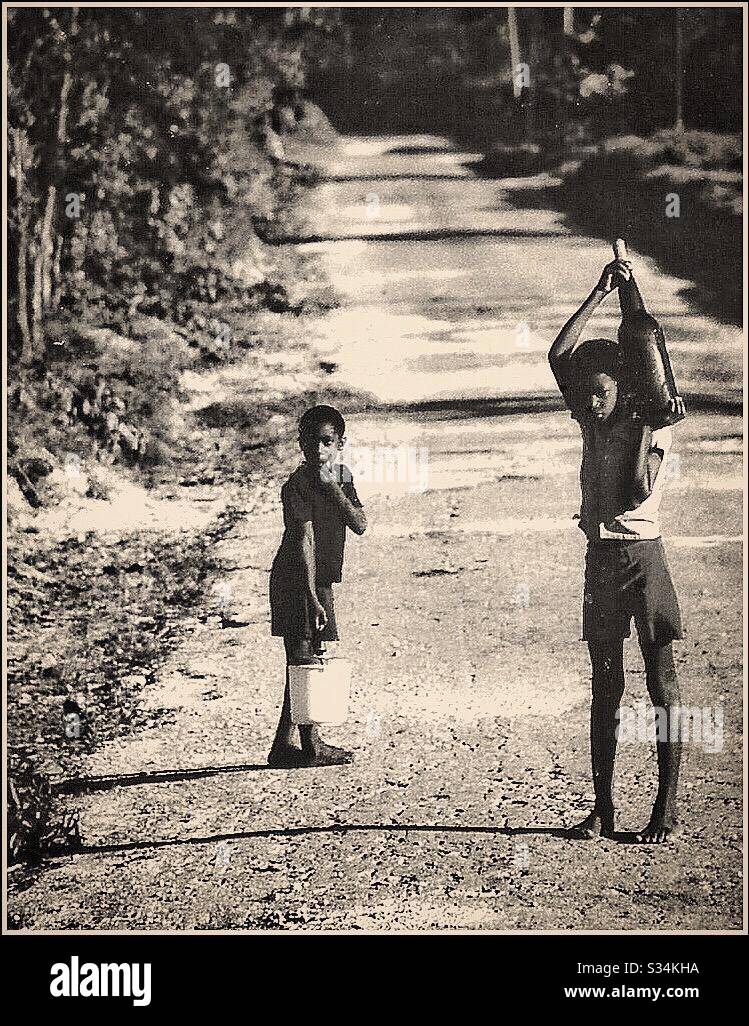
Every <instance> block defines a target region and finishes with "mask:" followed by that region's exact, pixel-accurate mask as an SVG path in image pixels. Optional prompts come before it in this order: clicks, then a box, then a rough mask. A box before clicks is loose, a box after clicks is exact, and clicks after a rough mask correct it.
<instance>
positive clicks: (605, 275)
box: [596, 260, 632, 293]
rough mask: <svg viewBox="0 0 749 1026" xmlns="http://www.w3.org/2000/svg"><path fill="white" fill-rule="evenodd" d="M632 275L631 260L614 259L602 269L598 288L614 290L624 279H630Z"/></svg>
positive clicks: (601, 290) (608, 290)
mask: <svg viewBox="0 0 749 1026" xmlns="http://www.w3.org/2000/svg"><path fill="white" fill-rule="evenodd" d="M631 277H632V262H631V261H630V260H612V261H611V263H609V264H606V266H605V267H604V269H603V271H601V277H600V278H599V279H598V284H597V285H596V289H598V291H599V292H606V293H608V292H613V290H614V289H618V288H619V286H620V285H621V283H622V281H629V279H630V278H631Z"/></svg>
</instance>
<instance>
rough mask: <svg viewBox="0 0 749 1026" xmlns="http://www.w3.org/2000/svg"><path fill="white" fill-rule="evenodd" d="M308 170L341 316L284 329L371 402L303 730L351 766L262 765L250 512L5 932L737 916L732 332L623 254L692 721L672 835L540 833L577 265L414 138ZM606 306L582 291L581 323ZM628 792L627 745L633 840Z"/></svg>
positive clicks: (568, 452) (566, 735) (576, 732)
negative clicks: (564, 389)
mask: <svg viewBox="0 0 749 1026" xmlns="http://www.w3.org/2000/svg"><path fill="white" fill-rule="evenodd" d="M324 160H325V162H326V173H327V176H328V180H327V181H326V182H325V183H323V184H322V185H320V186H318V187H317V189H316V190H315V192H314V194H313V197H312V199H313V209H312V212H311V215H310V238H312V239H313V240H314V241H309V242H307V243H306V246H307V248H309V249H311V250H314V251H316V252H317V253H318V256H319V259H320V260H321V262H322V264H323V267H324V269H325V270H326V272H327V273H328V275H329V276H330V278H331V280H332V283H333V285H334V286H335V288H336V289H337V290H338V292H339V294H340V295H341V296H342V305H341V307H340V308H339V309H338V310H336V311H333V312H331V313H329V314H327V315H325V316H323V317H320V318H319V319H317V320H314V321H310V322H309V323H308V327H309V332H310V339H311V341H312V342H313V344H314V346H315V348H316V351H317V353H318V356H319V358H320V360H322V361H323V362H324V363H325V364H326V366H327V368H328V369H329V370H330V371H331V381H332V382H333V383H334V384H339V385H341V386H342V387H347V388H351V389H353V390H356V391H360V390H361V391H366V392H370V393H373V394H374V395H375V396H376V397H377V399H378V400H379V401H380V402H381V403H383V404H384V405H385V410H384V412H382V413H378V414H377V415H363V414H362V415H356V416H353V417H351V418H350V425H349V436H350V440H351V443H352V446H353V447H354V448H353V449H352V453H351V455H352V458H353V459H352V461H353V463H354V466H355V469H356V466H357V461H358V465H359V467H360V468H361V469H360V473H359V478H360V480H359V485H360V487H359V491H360V494H361V495H362V497H363V498H364V499H365V500H366V504H367V507H368V511H369V514H370V521H371V528H370V530H369V531H368V532H367V534H366V535H365V536H364V538H362V539H352V540H351V541H350V542H349V549H348V557H347V569H346V571H345V580H344V583H343V584H342V585H341V586H340V587H339V589H338V592H339V602H338V607H339V610H340V616H339V619H340V628H341V632H342V638H343V639H344V640H343V642H342V646H343V648H344V649H345V652H346V654H347V655H349V656H350V658H351V659H352V661H353V663H354V666H355V683H354V690H353V696H352V709H351V719H350V722H349V724H348V725H347V726H346V727H345V728H340V729H337V730H335V731H333V730H331V731H329V732H328V735H327V736H328V737H329V739H330V740H332V741H333V742H334V743H346V744H347V745H350V746H353V747H354V748H355V749H356V753H357V760H356V762H355V764H354V765H353V766H350V767H342V768H340V769H332V770H331V769H326V770H309V771H307V770H305V771H295V772H280V771H271V770H268V769H267V768H265V767H264V761H265V756H266V754H267V750H268V745H269V741H270V737H271V734H272V730H273V725H274V721H275V718H276V715H277V705H278V702H279V700H280V695H281V688H282V679H283V668H282V651H281V646H280V643H278V642H277V641H275V640H271V639H270V638H269V629H268V619H269V614H268V610H267V600H266V587H267V572H268V569H269V566H270V561H271V559H272V556H273V552H274V549H275V546H276V544H277V541H278V538H279V534H280V531H279V525H280V515H279V509H278V505H277V502H276V500H275V499H274V498H271V499H266V500H264V501H263V502H261V503H260V504H259V506H258V507H257V508H256V509H255V510H254V511H252V512H251V513H250V514H249V515H248V516H247V518H246V519H245V520H244V522H243V523H242V525H241V526H240V527H239V528H238V529H237V530H236V531H235V532H234V533H233V534H232V535H231V536H230V537H228V538H227V539H225V540H224V541H222V542H221V543H220V547H221V554H222V559H223V562H224V574H225V576H224V578H223V581H222V582H218V583H219V587H218V590H217V591H216V592H215V593H214V594H212V595H210V596H207V598H206V602H207V604H210V603H219V604H223V608H222V609H221V610H218V609H217V610H216V615H215V616H212V617H207V618H203V619H196V620H195V621H193V622H191V623H188V624H186V625H185V641H184V645H183V646H182V647H181V649H180V650H179V651H178V652H177V653H176V654H175V655H174V656H173V657H172V658H171V659H170V661H169V662H168V664H167V665H166V666H165V667H164V669H163V670H162V671H161V672H160V674H159V676H158V678H157V679H156V680H155V681H154V682H153V683H152V684H149V685H148V686H147V687H146V689H145V692H144V701H145V702H146V703H148V704H150V705H151V706H152V707H154V708H160V709H167V710H170V713H171V716H170V722H166V723H164V722H162V723H161V725H160V726H159V727H158V728H157V729H154V730H146V731H143V732H141V733H140V734H138V735H136V736H133V737H130V738H127V739H124V740H120V741H117V742H112V743H110V744H107V745H105V746H103V747H102V748H101V749H99V750H98V751H97V752H96V754H95V755H94V756H93V757H92V758H91V760H90V764H89V766H88V773H89V775H90V778H92V779H91V780H90V782H89V784H88V785H87V787H85V788H84V789H83V793H81V794H80V795H79V796H78V797H77V799H76V801H77V802H78V804H79V807H80V809H81V817H82V831H83V841H84V846H85V847H84V850H83V852H82V853H81V854H79V855H76V856H73V857H67V858H64V859H59V860H56V862H55V863H54V865H53V866H52V868H51V869H50V870H49V871H48V872H45V873H44V874H43V875H41V876H40V877H39V878H38V879H37V880H36V882H34V883H33V884H31V886H29V887H28V888H27V889H26V890H24V891H23V892H22V893H20V894H19V895H18V896H17V897H16V898H15V901H14V914H15V916H17V917H18V921H19V922H20V923H22V924H23V925H24V927H26V928H32V929H33V928H46V929H50V928H52V929H65V928H68V929H76V928H78V929H80V928H87V929H88V928H110V929H111V928H115V929H180V930H181V929H228V928H248V929H258V928H261V929H263V928H264V929H307V930H310V929H324V930H338V929H346V930H348V929H375V930H390V929H396V930H404V929H405V930H421V929H467V930H473V929H516V928H519V929H541V928H545V929H640V930H666V929H677V928H678V929H709V930H727V929H737V928H739V926H740V924H741V911H740V910H741V882H742V881H741V823H742V808H741V706H742V701H741V699H742V695H741V687H742V676H741V672H742V670H741V668H742V651H741V636H742V632H741V627H742V624H741V565H742V546H741V533H742V511H741V473H742V471H741V448H742V433H741V430H742V429H741V421H740V418H739V417H738V416H737V415H736V414H735V412H732V411H731V409H730V407H725V406H723V405H721V402H719V401H722V400H725V399H729V400H730V399H733V400H735V399H736V398H737V396H739V395H740V381H741V339H740V333H738V332H737V331H736V329H733V328H730V327H727V326H724V325H720V324H718V323H717V322H714V321H711V320H709V319H708V318H706V317H703V316H701V315H700V314H699V313H697V312H696V311H694V310H691V309H689V308H688V307H687V306H686V305H685V303H684V301H683V299H682V298H681V297H680V295H679V290H680V289H681V288H683V287H684V285H685V283H684V282H679V281H676V280H675V279H672V278H668V277H666V276H664V275H662V274H660V273H659V272H658V270H657V268H655V267H654V266H653V265H651V264H649V263H648V262H646V261H640V264H639V266H640V273H639V280H640V282H641V286H642V290H643V293H644V294H645V296H646V297H647V298H648V300H650V303H651V306H652V307H653V309H654V311H655V312H656V313H657V314H658V315H659V316H660V317H661V318H662V320H663V322H664V324H665V326H666V332H667V336H668V338H669V340H670V341H671V350H672V353H673V357H674V363H675V366H676V371H677V378H678V379H679V382H680V384H681V385H682V389H683V391H684V392H685V394H686V396H687V399H688V400H689V399H690V398H691V399H692V408H693V410H694V411H695V412H693V413H692V415H691V416H690V417H689V419H688V420H687V421H686V422H685V423H684V424H683V425H682V426H680V427H679V428H678V430H677V442H676V450H677V458H676V459H675V460H674V463H673V465H672V469H671V471H670V475H671V481H670V485H669V489H668V492H667V495H666V498H665V500H664V511H663V513H664V517H663V519H664V532H665V536H666V539H667V552H668V555H669V559H670V563H671V566H672V571H673V575H674V579H675V582H676V586H677V590H678V592H679V595H680V599H681V602H682V608H683V612H684V618H685V621H686V625H687V629H688V634H687V638H686V640H685V641H684V642H682V643H680V644H679V645H678V646H677V657H678V668H679V672H680V676H681V680H682V684H683V690H684V697H685V702H686V703H687V704H688V705H690V706H692V707H694V709H695V710H699V712H700V713H701V714H702V725H703V730H702V732H701V736H700V737H698V738H695V739H694V740H693V741H692V742H690V743H689V744H688V745H687V746H686V748H687V751H686V757H685V763H686V764H685V769H684V774H683V784H682V792H681V793H682V810H683V815H684V818H685V821H686V829H685V831H684V834H683V835H682V836H681V837H680V838H679V839H678V840H677V841H676V842H674V843H673V844H672V845H670V846H660V847H642V846H637V845H633V844H629V843H626V839H625V838H620V839H619V840H616V841H602V842H600V843H585V842H575V841H571V840H568V839H566V838H565V837H563V836H562V834H561V828H562V827H563V826H564V824H565V823H569V822H572V821H573V820H574V818H575V817H578V818H579V817H580V816H581V815H582V814H583V813H584V811H585V810H586V809H587V808H588V805H589V800H590V781H589V766H588V741H587V731H588V702H589V681H588V665H587V656H586V651H585V646H584V645H582V644H581V643H580V642H579V640H578V639H579V619H580V617H579V613H580V599H581V572H582V560H583V552H584V545H583V539H582V536H581V534H580V532H579V531H578V530H577V528H576V522H575V521H574V519H573V516H574V514H575V513H576V510H577V503H578V483H577V471H578V463H579V450H580V444H579V438H578V431H577V428H576V425H575V424H574V423H573V422H572V421H571V420H570V419H569V417H568V416H567V415H565V414H564V413H563V412H561V411H559V410H558V409H557V408H556V406H555V401H554V395H553V390H552V381H551V378H550V375H549V372H548V370H547V367H546V364H545V352H546V350H547V349H548V345H549V343H550V341H551V338H552V337H553V335H554V332H555V330H557V329H558V327H559V325H560V324H561V323H563V322H564V320H565V319H566V318H567V317H568V316H569V314H570V313H571V312H572V309H573V308H574V305H575V304H576V303H577V302H578V301H579V300H580V299H581V298H582V297H583V296H584V295H585V294H586V293H587V291H588V290H589V289H590V287H591V286H592V284H594V282H595V279H596V275H597V273H598V271H599V270H600V266H601V265H602V263H603V262H605V260H607V259H608V250H607V247H606V246H605V245H603V244H602V243H599V242H597V241H595V240H592V239H587V238H581V237H579V236H572V235H570V234H569V233H568V232H566V230H565V229H564V228H563V227H562V225H561V224H560V222H559V221H558V220H555V219H554V217H553V216H552V215H550V214H549V213H546V212H540V211H528V212H524V211H518V210H516V209H514V208H512V206H511V204H509V203H508V202H507V200H506V192H505V190H506V189H508V188H511V187H512V183H501V182H500V183H498V182H486V181H482V180H480V179H477V178H474V177H473V176H472V174H471V172H470V168H469V166H468V163H469V160H470V158H468V157H467V156H466V155H460V154H454V153H452V152H451V151H450V150H449V149H448V148H446V147H445V144H444V143H443V142H442V141H441V140H435V139H426V138H423V137H421V138H407V139H397V140H389V141H387V142H386V143H383V142H382V141H381V140H364V139H361V140H359V139H356V140H344V141H343V142H342V145H341V147H340V149H339V150H338V151H337V152H334V153H332V154H331V153H327V154H326V155H325V156H324ZM326 240H327V241H326ZM635 256H636V255H635ZM616 315H617V309H616V305H615V300H612V301H610V302H609V304H608V306H607V308H606V312H605V313H604V314H602V315H601V316H600V318H598V319H597V321H596V322H595V324H596V327H595V330H596V331H598V330H599V326H600V330H601V334H603V335H607V334H609V333H610V332H611V331H612V330H614V328H615V324H616V321H617V316H616ZM239 380H240V379H238V381H239ZM239 387H241V386H240V384H239V383H238V384H237V388H239ZM700 397H702V398H700ZM456 400H460V401H462V405H461V406H460V407H458V405H457V403H456ZM466 400H468V402H466ZM498 400H499V401H498ZM378 449H379V450H380V452H379V455H378V453H377V452H376V450H378ZM388 454H389V455H388ZM295 458H296V457H295V455H294V454H293V453H292V452H291V451H290V452H289V464H288V465H289V468H291V467H292V466H293V465H294V461H295ZM370 458H371V459H372V460H373V466H377V460H378V459H386V460H387V459H388V458H389V459H391V460H395V463H392V464H391V471H390V474H389V475H388V473H387V472H385V473H383V474H379V475H378V474H377V473H374V474H373V475H371V476H372V477H373V478H375V479H373V480H369V481H367V480H365V479H364V478H366V472H365V471H366V466H367V460H368V459H370ZM399 458H400V459H402V460H403V461H404V462H403V463H402V466H403V467H404V468H407V467H408V466H409V462H408V461H409V460H410V467H411V473H410V475H406V474H405V470H404V478H405V477H406V476H408V479H407V480H406V479H404V480H398V472H397V468H398V463H397V460H398V459H399ZM393 468H395V469H393ZM388 476H389V477H390V478H391V480H387V479H385V480H383V478H387V477H388ZM376 478H379V479H376ZM392 478H395V479H394V480H393V479H392ZM222 589H223V590H222ZM627 665H628V669H629V673H628V692H627V697H626V699H625V701H626V703H627V704H628V706H629V707H631V708H632V710H633V711H634V712H635V713H639V714H640V715H644V712H641V710H644V708H645V706H644V703H645V702H646V693H645V688H644V676H643V673H642V668H641V666H640V663H639V657H638V652H637V648H636V645H635V644H634V642H631V643H630V644H629V646H628V648H627ZM654 787H655V759H654V751H653V745H652V742H649V741H647V740H639V741H634V742H632V743H629V744H625V745H622V746H621V749H620V756H619V759H618V763H617V776H616V796H617V801H618V807H619V819H618V823H617V826H618V828H619V829H620V830H622V831H627V830H634V829H636V828H639V827H641V826H642V825H644V823H645V822H646V820H647V817H648V813H649V810H650V805H651V803H652V798H653V795H654ZM123 895H126V896H127V897H126V898H125V899H123Z"/></svg>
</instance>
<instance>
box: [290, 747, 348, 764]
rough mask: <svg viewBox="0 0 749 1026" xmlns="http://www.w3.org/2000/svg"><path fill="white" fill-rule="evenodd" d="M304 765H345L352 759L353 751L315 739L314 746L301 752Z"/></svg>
mask: <svg viewBox="0 0 749 1026" xmlns="http://www.w3.org/2000/svg"><path fill="white" fill-rule="evenodd" d="M302 757H303V760H304V761H303V765H304V766H345V765H347V764H348V763H350V762H353V761H354V753H353V752H348V751H346V749H345V748H335V747H334V746H333V745H326V744H325V742H324V741H317V742H316V744H315V746H314V748H310V749H308V750H306V751H305V752H303V756H302Z"/></svg>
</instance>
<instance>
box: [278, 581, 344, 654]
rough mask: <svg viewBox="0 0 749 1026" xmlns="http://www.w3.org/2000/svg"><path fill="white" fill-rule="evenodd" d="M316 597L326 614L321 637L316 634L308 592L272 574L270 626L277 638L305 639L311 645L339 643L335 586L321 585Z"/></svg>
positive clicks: (294, 583) (318, 587)
mask: <svg viewBox="0 0 749 1026" xmlns="http://www.w3.org/2000/svg"><path fill="white" fill-rule="evenodd" d="M315 590H316V591H317V597H318V599H319V601H320V604H321V605H322V607H323V609H324V610H325V612H326V614H327V623H326V624H325V627H324V629H323V631H322V633H320V634H317V633H316V631H315V616H314V611H313V609H312V603H311V602H310V600H309V598H308V596H307V593H306V591H305V590H304V588H303V587H301V586H300V585H299V583H298V582H297V581H290V580H289V579H288V578H287V577H285V576H284V575H283V574H279V573H275V572H274V571H271V575H270V622H271V627H270V630H271V634H272V635H273V637H274V638H290V639H298V640H301V639H305V640H308V641H312V640H313V639H314V640H317V641H338V626H337V624H336V620H335V608H334V606H333V585H332V584H318V585H317V586H316V588H315Z"/></svg>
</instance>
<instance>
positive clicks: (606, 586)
mask: <svg viewBox="0 0 749 1026" xmlns="http://www.w3.org/2000/svg"><path fill="white" fill-rule="evenodd" d="M632 617H634V620H635V625H636V627H637V633H638V635H639V637H640V640H641V642H642V643H644V644H645V643H647V644H649V645H667V644H669V643H670V642H672V641H675V640H677V639H678V638H683V637H684V631H683V628H682V623H681V612H680V610H679V602H678V599H677V598H676V592H675V591H674V586H673V582H672V581H671V574H670V572H669V569H668V564H667V563H666V554H665V552H664V551H663V542H662V541H661V539H660V538H656V539H653V540H652V541H628V542H601V543H599V544H594V543H591V544H589V545H588V551H587V554H586V557H585V597H584V600H583V641H597V640H611V639H614V638H616V639H618V638H628V637H629V636H630V633H631V622H632Z"/></svg>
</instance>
